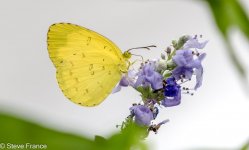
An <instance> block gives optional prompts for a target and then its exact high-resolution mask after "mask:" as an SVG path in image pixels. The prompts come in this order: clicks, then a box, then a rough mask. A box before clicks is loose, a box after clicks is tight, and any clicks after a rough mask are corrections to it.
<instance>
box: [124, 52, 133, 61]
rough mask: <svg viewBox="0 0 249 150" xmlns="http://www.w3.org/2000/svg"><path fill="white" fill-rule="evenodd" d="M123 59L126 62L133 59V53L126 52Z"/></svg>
mask: <svg viewBox="0 0 249 150" xmlns="http://www.w3.org/2000/svg"><path fill="white" fill-rule="evenodd" d="M123 57H124V59H125V60H128V59H130V58H131V53H130V52H129V51H125V52H124V53H123Z"/></svg>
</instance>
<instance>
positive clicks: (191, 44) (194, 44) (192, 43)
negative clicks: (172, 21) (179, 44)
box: [183, 37, 208, 49]
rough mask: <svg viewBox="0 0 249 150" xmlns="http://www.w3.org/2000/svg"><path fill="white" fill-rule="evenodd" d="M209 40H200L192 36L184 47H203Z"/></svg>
mask: <svg viewBox="0 0 249 150" xmlns="http://www.w3.org/2000/svg"><path fill="white" fill-rule="evenodd" d="M207 43H208V41H204V42H199V41H198V38H197V37H193V38H190V39H189V40H188V41H187V42H186V43H185V44H184V45H183V48H184V49H190V48H197V49H203V48H204V47H205V46H206V44H207Z"/></svg>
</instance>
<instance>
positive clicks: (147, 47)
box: [127, 45, 156, 52]
mask: <svg viewBox="0 0 249 150" xmlns="http://www.w3.org/2000/svg"><path fill="white" fill-rule="evenodd" d="M154 47H156V45H150V46H144V47H135V48H130V49H128V50H127V52H129V51H131V50H133V49H147V50H150V48H154Z"/></svg>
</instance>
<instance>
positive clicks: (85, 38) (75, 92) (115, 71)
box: [47, 23, 126, 106]
mask: <svg viewBox="0 0 249 150" xmlns="http://www.w3.org/2000/svg"><path fill="white" fill-rule="evenodd" d="M47 42H48V51H49V55H50V58H51V60H52V62H53V63H54V65H55V67H56V69H57V75H56V77H57V80H58V83H59V86H60V88H61V90H62V91H63V93H64V95H65V96H66V97H67V98H68V99H70V100H72V101H73V102H75V103H77V104H80V105H83V106H95V105H98V104H99V103H101V102H102V101H103V100H104V99H105V98H106V97H107V96H108V95H109V93H110V92H111V91H112V89H113V87H114V86H115V85H116V84H117V82H118V81H119V80H120V78H121V71H120V67H119V66H120V65H126V62H125V60H124V58H123V57H122V53H121V51H120V49H119V48H118V47H117V46H116V45H115V44H114V43H112V42H111V41H110V40H108V39H107V38H105V37H104V36H102V35H100V34H98V33H96V32H94V31H91V30H89V29H86V28H84V27H80V26H77V25H73V24H67V23H59V24H54V25H52V26H50V28H49V31H48V41H47Z"/></svg>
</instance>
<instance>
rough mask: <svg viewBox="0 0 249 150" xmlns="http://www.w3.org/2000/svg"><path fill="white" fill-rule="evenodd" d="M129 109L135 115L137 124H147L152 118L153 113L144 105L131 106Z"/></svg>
mask: <svg viewBox="0 0 249 150" xmlns="http://www.w3.org/2000/svg"><path fill="white" fill-rule="evenodd" d="M130 110H131V112H132V113H133V115H134V116H135V122H136V123H137V124H139V125H142V126H149V125H150V123H151V120H153V113H152V112H151V110H150V109H149V108H148V107H146V106H144V105H136V106H132V107H131V108H130Z"/></svg>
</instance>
